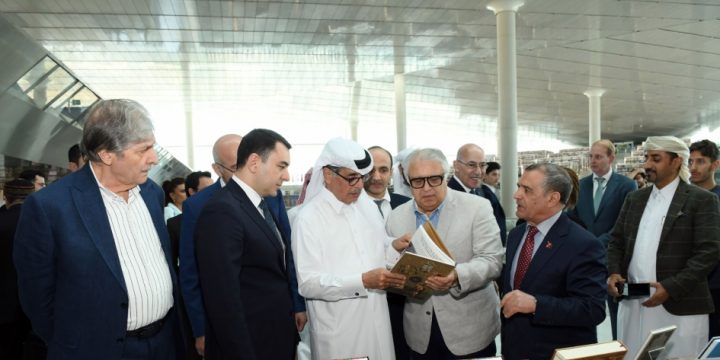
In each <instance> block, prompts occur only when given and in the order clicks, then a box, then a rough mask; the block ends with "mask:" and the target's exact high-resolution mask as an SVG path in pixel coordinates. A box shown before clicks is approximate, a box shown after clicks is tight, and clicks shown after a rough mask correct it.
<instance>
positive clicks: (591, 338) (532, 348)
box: [501, 214, 607, 360]
mask: <svg viewBox="0 0 720 360" xmlns="http://www.w3.org/2000/svg"><path fill="white" fill-rule="evenodd" d="M525 228H526V225H520V226H518V227H516V228H515V229H513V230H512V231H510V235H509V236H508V246H507V252H506V258H505V266H504V268H503V272H502V293H503V295H504V294H507V293H508V292H510V291H512V290H513V288H512V284H511V282H510V278H511V277H510V275H511V269H512V263H513V259H514V258H515V254H516V253H517V252H518V251H520V249H518V248H519V244H520V241H521V240H522V236H523V235H524V234H525ZM606 278H607V270H606V267H605V247H604V246H603V245H602V243H601V242H600V241H599V240H598V239H596V238H595V236H594V235H593V234H591V233H589V232H588V231H587V230H585V229H583V228H582V227H581V226H580V225H578V224H576V223H574V222H573V221H571V220H570V219H569V218H568V217H567V215H565V214H563V215H560V218H558V220H557V222H555V224H554V225H553V226H552V227H551V228H550V231H548V234H547V236H545V238H544V239H543V242H542V243H541V244H540V247H539V248H538V250H537V252H536V253H535V255H534V256H533V258H532V261H531V262H530V267H529V268H528V270H527V273H526V275H525V278H524V279H523V281H522V283H521V284H520V290H521V291H523V292H525V293H528V294H530V295H533V296H534V297H535V299H537V303H536V310H535V314H516V315H513V316H512V317H510V318H505V317H504V316H501V319H502V332H501V339H502V353H503V356H504V358H505V359H511V360H515V359H528V358H529V359H538V360H540V359H542V360H546V359H550V358H551V357H552V354H553V351H554V350H555V349H556V348H560V347H568V346H576V345H582V344H591V343H595V342H597V334H596V330H595V329H596V326H597V325H598V324H600V323H601V322H602V321H603V319H605V298H606V297H607V293H606V290H605V279H606Z"/></svg>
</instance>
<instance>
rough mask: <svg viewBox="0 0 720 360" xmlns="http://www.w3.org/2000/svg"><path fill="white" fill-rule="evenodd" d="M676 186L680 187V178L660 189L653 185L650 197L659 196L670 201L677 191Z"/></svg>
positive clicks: (677, 177)
mask: <svg viewBox="0 0 720 360" xmlns="http://www.w3.org/2000/svg"><path fill="white" fill-rule="evenodd" d="M678 185H680V176H676V177H675V180H673V181H671V182H670V183H669V184H667V185H666V186H665V187H664V188H662V189H658V188H657V187H656V186H655V185H654V184H653V189H652V193H651V194H650V195H651V196H653V197H654V196H658V195H661V196H662V197H663V198H664V199H672V198H673V195H675V191H676V190H677V188H678Z"/></svg>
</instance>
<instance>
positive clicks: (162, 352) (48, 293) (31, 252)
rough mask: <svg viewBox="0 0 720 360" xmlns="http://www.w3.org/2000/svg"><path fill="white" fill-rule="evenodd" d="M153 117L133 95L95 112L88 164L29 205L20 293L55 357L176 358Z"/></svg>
mask: <svg viewBox="0 0 720 360" xmlns="http://www.w3.org/2000/svg"><path fill="white" fill-rule="evenodd" d="M154 145H155V137H154V135H153V127H152V122H151V120H150V118H149V116H148V113H147V111H146V110H145V109H144V108H143V107H142V106H141V105H140V104H138V103H136V102H134V101H131V100H103V101H100V102H99V103H98V104H96V105H94V106H93V107H92V108H91V109H90V110H89V112H88V115H87V118H86V122H85V127H84V129H83V135H82V146H83V152H84V153H85V154H86V156H87V157H88V159H89V163H88V166H84V167H83V168H82V169H80V170H79V171H77V172H74V173H72V174H70V175H68V176H66V177H64V178H62V179H61V180H59V181H57V182H56V183H54V184H52V185H50V186H49V187H47V188H46V189H45V190H43V191H39V192H36V193H34V194H32V195H31V196H30V197H28V198H27V200H26V201H25V203H24V204H23V211H22V214H21V216H20V222H19V224H18V228H17V232H16V235H15V248H14V259H15V265H16V267H17V274H18V286H19V290H20V301H21V303H22V305H23V309H25V311H26V312H27V315H28V317H29V318H30V320H31V322H32V328H33V331H34V332H36V333H37V335H39V336H40V338H42V339H43V340H44V341H45V343H46V344H47V346H48V354H47V357H48V359H88V360H94V359H111V360H120V359H168V360H170V359H175V358H176V356H175V354H176V349H175V346H176V335H177V334H176V333H175V331H174V330H175V327H176V325H177V321H176V315H175V313H174V311H173V310H172V308H173V303H174V295H173V288H174V287H175V285H176V279H175V273H174V272H173V271H172V270H171V266H170V265H171V261H170V241H169V239H168V233H167V229H166V228H165V222H164V220H163V191H162V190H161V189H160V187H159V186H157V185H156V184H155V183H153V182H152V181H148V172H149V171H150V168H151V167H152V166H153V165H155V164H156V163H157V162H158V159H157V154H156V153H155V150H154V147H153V146H154Z"/></svg>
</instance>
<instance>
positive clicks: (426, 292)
mask: <svg viewBox="0 0 720 360" xmlns="http://www.w3.org/2000/svg"><path fill="white" fill-rule="evenodd" d="M410 244H411V246H410V247H408V249H406V250H405V251H404V252H403V254H402V256H401V257H400V260H398V262H397V263H396V264H395V266H393V268H392V272H394V273H398V274H403V275H405V277H406V279H407V280H406V281H405V286H404V287H403V288H402V289H396V288H388V289H387V291H390V292H394V293H398V294H402V295H405V296H408V297H412V298H416V299H427V298H428V297H430V295H432V292H433V290H432V289H431V288H430V287H428V286H427V285H425V280H426V279H427V278H428V277H429V276H432V275H439V276H447V275H448V274H450V272H452V271H453V269H455V260H453V258H452V255H450V251H448V249H447V248H446V247H445V244H443V242H442V240H441V239H440V236H438V234H437V232H436V231H435V229H434V228H433V226H432V224H431V223H430V222H429V221H428V222H426V223H425V224H423V226H420V227H418V229H417V230H416V231H415V234H414V235H413V237H412V239H411V240H410Z"/></svg>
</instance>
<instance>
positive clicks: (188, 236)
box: [180, 134, 307, 355]
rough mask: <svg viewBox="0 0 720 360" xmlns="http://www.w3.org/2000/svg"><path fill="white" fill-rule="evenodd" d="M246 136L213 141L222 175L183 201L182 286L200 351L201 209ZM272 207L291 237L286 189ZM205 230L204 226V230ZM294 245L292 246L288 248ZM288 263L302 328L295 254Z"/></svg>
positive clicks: (226, 177)
mask: <svg viewBox="0 0 720 360" xmlns="http://www.w3.org/2000/svg"><path fill="white" fill-rule="evenodd" d="M241 140H242V136H240V135H236V134H227V135H223V136H221V137H220V138H218V139H217V141H215V144H214V145H213V150H212V154H213V160H214V163H213V165H212V168H213V170H214V171H215V173H216V174H217V175H218V177H219V179H218V181H216V182H215V183H214V184H213V185H210V186H208V187H207V188H205V189H203V190H202V191H200V192H198V193H197V194H195V195H193V196H192V197H189V198H188V199H187V200H185V202H184V203H183V220H182V229H181V235H180V288H181V290H182V293H183V298H184V300H185V309H186V312H187V314H188V318H189V319H190V326H191V327H192V333H193V336H194V337H195V349H196V350H197V352H198V354H200V355H204V352H205V306H204V304H203V299H202V293H201V287H200V278H199V276H198V270H197V262H196V261H195V240H194V236H195V228H196V224H197V219H198V216H199V215H200V211H201V210H202V209H203V207H205V204H206V203H207V202H208V200H210V198H211V197H213V195H215V193H216V192H218V190H220V189H222V188H223V187H224V186H225V184H227V183H228V181H230V179H231V178H232V176H233V174H234V173H235V171H236V170H237V150H238V147H239V146H240V142H241ZM265 201H266V203H267V204H268V206H269V207H270V211H271V212H272V213H273V215H274V216H275V218H276V219H277V220H278V221H279V227H280V231H281V232H282V233H283V236H284V237H285V239H290V222H289V221H288V216H287V211H286V210H285V204H284V202H283V197H282V192H281V191H280V190H278V192H277V194H276V196H268V197H265ZM200 231H202V230H200ZM289 249H290V248H289V247H288V250H289ZM289 260H290V261H289V263H288V275H289V276H290V281H291V287H292V295H293V312H294V313H295V325H296V327H297V330H298V332H300V331H302V329H303V328H304V326H305V323H306V322H307V316H306V313H305V299H303V298H302V297H301V296H300V295H299V294H298V291H297V277H296V274H295V263H294V261H293V259H292V257H291V258H290V259H289Z"/></svg>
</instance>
